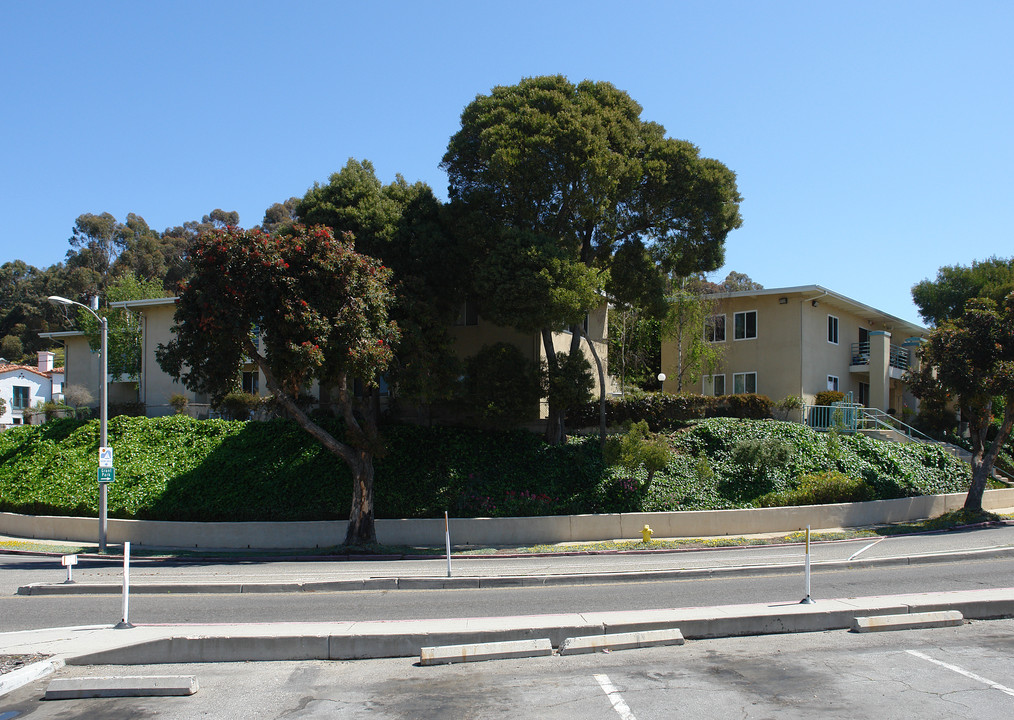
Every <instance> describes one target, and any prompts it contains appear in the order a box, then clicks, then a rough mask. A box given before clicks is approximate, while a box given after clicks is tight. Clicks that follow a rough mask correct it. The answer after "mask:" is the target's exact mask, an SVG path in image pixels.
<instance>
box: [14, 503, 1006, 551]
mask: <svg viewBox="0 0 1014 720" xmlns="http://www.w3.org/2000/svg"><path fill="white" fill-rule="evenodd" d="M964 501H965V493H953V494H949V495H927V496H924V497H914V498H901V499H898V500H876V501H873V502H863V503H841V504H837V505H810V506H806V507H790V508H760V509H751V510H707V511H686V512H662V513H616V514H611V515H559V516H549V517H532V518H461V519H458V518H452V519H451V542H453V543H454V544H455V545H534V544H539V543H557V542H580V541H597V540H614V539H619V538H626V539H630V540H634V539H640V537H641V528H642V527H643V526H644V525H650V526H651V529H652V531H653V532H654V536H655V537H656V538H666V537H706V536H709V535H750V534H754V533H767V532H791V531H794V530H799V529H802V528H805V527H806V526H807V525H809V526H810V527H812V528H813V529H819V528H835V527H858V526H862V525H873V524H879V523H890V522H902V521H906V520H919V519H922V518H928V517H934V516H936V515H941V514H943V513H945V512H949V511H951V510H957V509H958V508H960V507H961V506H962V504H963V503H964ZM982 505H983V507H984V508H987V509H993V508H1008V507H1014V488H1008V489H1003V490H987V491H986V493H985V495H984V497H983V501H982ZM98 522H99V521H98V519H97V518H77V517H53V516H33V515H16V514H14V513H0V535H12V536H15V537H23V538H45V539H50V540H69V541H84V542H95V541H96V539H97V538H98ZM345 527H346V523H345V522H344V521H313V522H235V523H228V522H219V523H189V522H161V521H153V520H115V519H110V520H109V530H108V536H107V537H108V541H109V542H110V543H116V544H119V543H122V542H124V541H127V540H129V541H130V542H131V543H133V544H134V545H150V546H156V547H181V548H186V547H198V548H237V549H239V548H260V549H271V548H312V547H329V546H332V545H337V544H339V543H341V542H342V540H344V538H345ZM377 539H378V540H379V541H380V542H382V543H385V544H388V545H423V546H437V547H439V546H442V545H443V543H444V521H443V519H432V520H430V519H426V520H377Z"/></svg>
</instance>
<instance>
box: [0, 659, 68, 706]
mask: <svg viewBox="0 0 1014 720" xmlns="http://www.w3.org/2000/svg"><path fill="white" fill-rule="evenodd" d="M63 665H64V661H63V659H62V658H50V659H49V660H40V661H39V662H36V663H32V664H31V665H26V666H25V667H23V668H18V669H17V670H14V671H12V672H9V673H5V674H3V675H0V697H2V696H4V695H6V694H7V693H9V692H12V691H14V690H17V689H18V688H20V687H23V686H24V685H27V684H28V683H31V682H35V681H36V680H38V679H39V678H42V677H45V676H46V675H49V674H50V673H52V672H54V671H56V670H59V669H60V668H62V667H63Z"/></svg>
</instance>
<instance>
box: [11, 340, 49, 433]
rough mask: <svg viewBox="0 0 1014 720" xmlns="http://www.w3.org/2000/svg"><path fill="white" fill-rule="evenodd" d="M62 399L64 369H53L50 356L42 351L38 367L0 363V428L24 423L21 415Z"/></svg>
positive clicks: (23, 416)
mask: <svg viewBox="0 0 1014 720" xmlns="http://www.w3.org/2000/svg"><path fill="white" fill-rule="evenodd" d="M62 397H63V368H54V367H53V353H51V352H46V351H41V352H40V353H39V359H38V364H37V365H35V366H34V367H33V366H32V365H18V364H15V363H8V362H6V361H4V362H0V398H3V400H4V411H3V414H0V427H4V428H6V427H9V426H11V425H22V424H25V423H26V420H25V414H24V411H25V410H26V409H28V408H32V407H35V406H36V405H38V404H40V403H44V402H48V401H50V400H54V399H56V400H61V399H62Z"/></svg>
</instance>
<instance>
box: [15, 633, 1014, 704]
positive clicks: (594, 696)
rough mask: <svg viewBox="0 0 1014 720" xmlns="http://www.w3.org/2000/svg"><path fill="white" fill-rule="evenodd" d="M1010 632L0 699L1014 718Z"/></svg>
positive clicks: (790, 638)
mask: <svg viewBox="0 0 1014 720" xmlns="http://www.w3.org/2000/svg"><path fill="white" fill-rule="evenodd" d="M1012 659H1014V621H1008V620H1004V621H989V622H974V623H969V624H966V625H964V626H962V627H957V628H945V629H937V630H914V631H903V632H893V633H875V634H864V635H857V634H854V633H849V632H844V631H834V632H826V633H811V634H795V635H775V636H763V637H747V638H728V639H720V640H699V641H693V642H688V643H687V644H686V645H684V646H682V647H669V648H656V649H644V650H632V651H625V652H614V653H609V654H603V653H600V654H597V655H583V656H574V657H566V656H563V657H561V656H553V657H545V658H531V659H526V660H512V661H494V662H487V663H476V664H468V665H450V666H441V667H419V666H418V665H417V664H416V663H414V662H413V661H412V660H410V659H397V660H369V661H358V662H321V661H314V662H277V663H231V664H226V663H223V664H195V665H186V666H182V665H155V666H143V667H138V666H134V667H87V668H80V667H78V668H73V667H67V668H64V669H62V670H60V671H58V673H57V675H56V676H50V677H49V678H45V679H43V680H40V681H38V682H36V683H33V684H32V685H29V686H26V687H24V688H21V689H19V690H17V691H15V692H13V693H11V694H9V695H7V696H5V697H3V698H0V720H14V719H15V718H33V720H41V719H43V718H86V717H87V718H135V717H153V718H161V719H165V720H175V719H179V720H183V719H184V718H188V719H189V718H194V717H202V716H206V717H244V718H318V717H320V718H323V717H328V718H342V717H364V716H365V717H376V718H408V717H447V718H493V717H505V716H511V717H539V718H561V719H562V718H574V717H580V718H584V719H586V720H598V719H599V718H601V719H602V720H607V719H608V720H612V719H613V718H624V719H625V720H631V719H633V718H639V719H641V720H644V719H645V718H672V717H676V716H681V717H693V718H730V717H744V718H766V717H774V716H777V717H779V718H813V717H842V718H844V717H848V718H871V719H873V718H875V719H877V720H881V719H882V718H884V717H891V718H925V717H951V718H973V717H974V718H980V717H1009V716H1011V715H1012V714H1014V689H1012V688H1014V663H1012V662H1011V660H1012ZM84 675H93V676H108V675H195V676H196V677H197V678H198V681H199V683H200V690H199V691H198V692H197V694H195V695H193V696H190V697H177V698H122V699H90V700H75V701H44V700H42V699H41V698H42V696H43V695H44V693H45V689H46V686H47V685H48V683H49V681H50V680H51V679H53V677H80V676H84Z"/></svg>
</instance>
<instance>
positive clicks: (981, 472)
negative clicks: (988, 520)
mask: <svg viewBox="0 0 1014 720" xmlns="http://www.w3.org/2000/svg"><path fill="white" fill-rule="evenodd" d="M1011 399H1014V398H1009V399H1008V401H1007V404H1006V407H1005V408H1004V413H1003V421H1002V422H1001V423H1000V431H999V432H997V434H996V437H995V438H993V442H992V444H990V446H989V448H988V449H987V447H986V433H987V431H988V429H989V425H988V423H986V424H983V423H976V424H975V427H973V428H971V431H972V457H971V460H970V463H971V465H972V483H971V485H970V486H969V488H968V495H967V496H965V505H964V507H965V510H971V511H973V512H981V511H982V495H983V493H984V492H985V491H986V483H987V482H988V481H989V478H990V476H992V474H993V465H994V464H996V458H997V456H998V455H999V454H1000V448H1002V447H1003V445H1004V443H1005V442H1007V438H1008V437H1010V434H1011V430H1012V429H1014V406H1012V403H1011Z"/></svg>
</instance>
